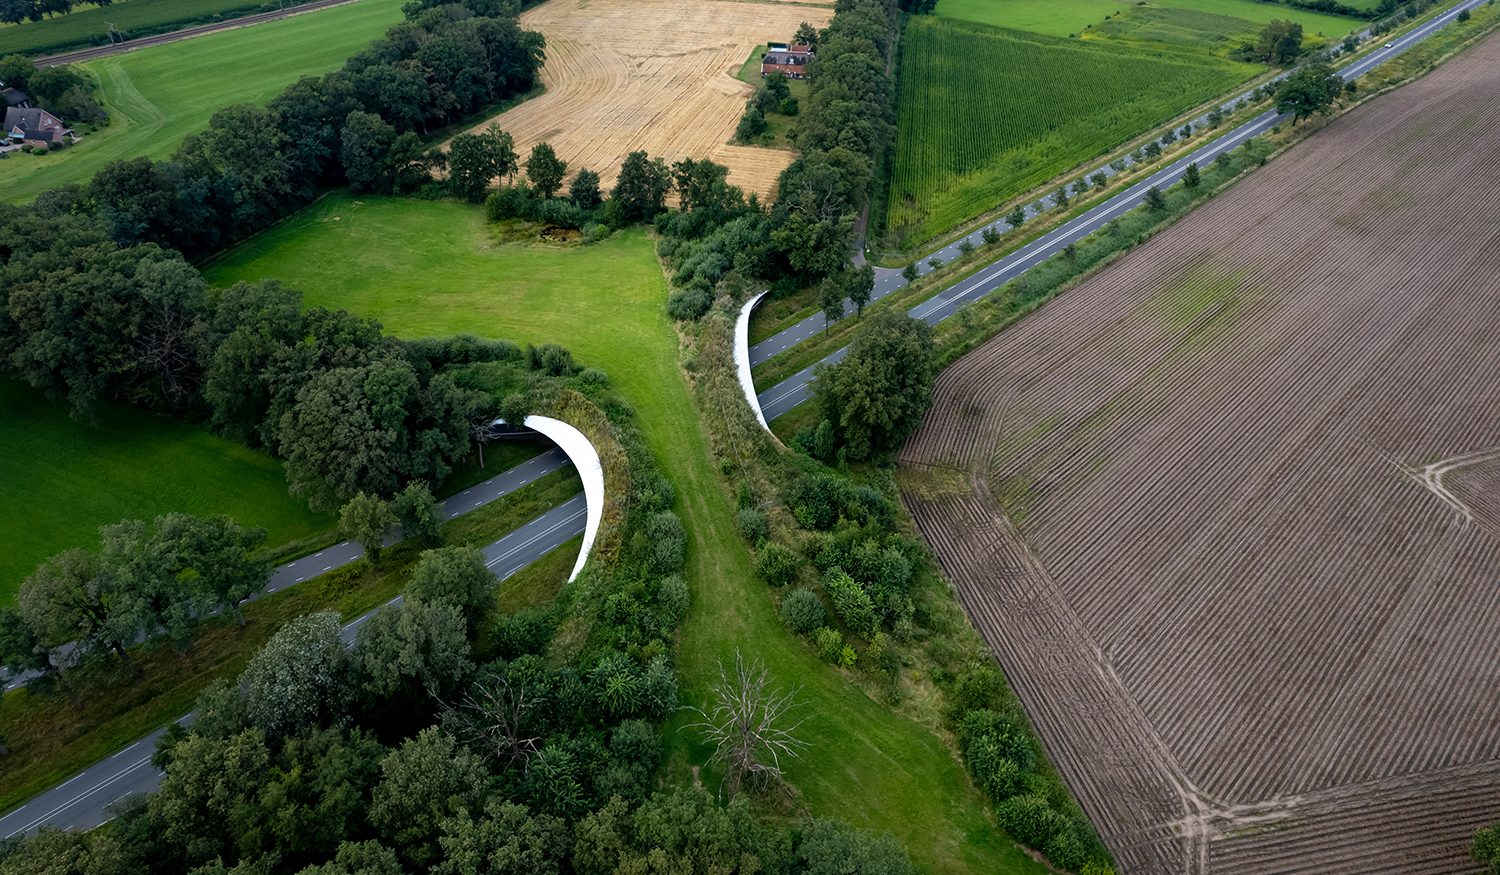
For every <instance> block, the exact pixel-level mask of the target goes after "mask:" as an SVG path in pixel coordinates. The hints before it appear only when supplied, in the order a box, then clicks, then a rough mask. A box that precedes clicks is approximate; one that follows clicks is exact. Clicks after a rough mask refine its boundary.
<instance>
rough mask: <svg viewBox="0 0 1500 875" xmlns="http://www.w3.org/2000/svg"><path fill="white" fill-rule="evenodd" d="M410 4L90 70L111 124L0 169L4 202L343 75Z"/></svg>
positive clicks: (251, 32)
mask: <svg viewBox="0 0 1500 875" xmlns="http://www.w3.org/2000/svg"><path fill="white" fill-rule="evenodd" d="M401 4H402V0H359V2H357V3H350V4H347V5H344V6H335V7H333V8H330V9H323V10H319V11H316V12H308V13H306V14H304V15H294V16H291V17H290V18H285V19H281V20H279V21H271V22H267V23H265V24H257V25H251V26H247V27H242V28H238V29H234V30H228V31H224V32H222V33H215V34H209V35H208V36H202V37H196V38H194V39H189V40H183V41H182V42H178V43H171V44H169V45H164V46H154V47H151V48H147V49H141V50H140V51H135V52H127V53H125V54H123V55H116V56H114V57H111V58H104V59H101V60H98V61H92V62H90V63H88V64H85V65H83V66H84V67H85V68H86V69H87V70H89V71H90V72H91V73H92V74H93V76H94V77H95V79H97V80H98V82H99V85H100V93H101V94H102V96H103V102H104V106H105V108H106V109H108V110H109V113H110V118H111V122H110V124H109V125H108V126H107V127H104V128H101V129H99V130H98V131H97V132H95V133H92V134H87V135H85V136H84V137H83V139H82V140H81V141H80V142H79V143H78V144H77V145H75V146H72V147H70V148H67V149H64V150H62V151H59V152H50V153H45V154H42V155H25V154H20V153H14V154H11V155H10V156H9V157H8V158H6V159H4V160H0V199H4V200H5V201H7V202H10V203H24V202H27V201H30V200H32V199H33V198H35V197H36V196H37V194H38V193H40V192H42V191H46V190H47V189H49V188H55V187H57V186H60V185H66V184H68V183H72V182H77V183H82V182H87V181H88V179H89V177H91V176H93V174H94V173H95V172H97V171H98V170H99V169H100V168H102V167H104V165H106V164H108V163H109V162H111V161H121V160H125V159H128V158H134V157H136V156H139V155H144V156H146V157H149V158H166V157H168V156H170V155H171V154H172V153H173V152H174V151H175V150H176V149H177V146H178V145H179V144H181V143H182V141H183V139H184V138H186V137H187V136H188V135H189V134H192V133H194V132H196V131H198V130H201V129H202V128H203V127H204V126H206V125H207V124H208V120H209V118H210V117H211V116H212V115H213V114H214V112H215V111H216V110H219V109H222V108H224V107H226V106H229V105H231V104H235V103H246V102H249V103H264V102H266V101H267V100H269V99H271V98H272V97H275V96H276V95H277V94H279V93H280V92H281V91H282V89H284V88H286V86H288V85H290V84H291V83H292V82H295V81H296V80H297V79H298V78H300V77H302V76H306V75H311V74H316V73H324V72H327V71H329V70H332V69H334V68H336V67H338V66H339V65H340V64H342V63H343V62H344V61H345V60H346V59H347V58H348V57H349V56H350V55H353V54H354V53H355V52H357V51H359V50H360V49H362V48H364V47H365V46H366V45H368V44H369V43H370V41H371V40H374V39H375V38H377V37H379V36H380V35H382V34H383V33H385V31H386V30H387V29H389V28H390V27H391V26H392V25H394V24H396V23H397V22H398V21H400V20H401Z"/></svg>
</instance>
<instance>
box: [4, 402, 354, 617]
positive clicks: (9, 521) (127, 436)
mask: <svg viewBox="0 0 1500 875" xmlns="http://www.w3.org/2000/svg"><path fill="white" fill-rule="evenodd" d="M0 410H4V411H5V415H4V416H3V417H0V532H3V533H4V534H3V544H0V605H3V604H9V603H10V601H11V599H12V598H13V597H14V596H15V591H16V587H17V586H19V585H20V582H21V581H22V580H24V579H25V578H26V576H27V575H28V574H30V573H31V572H32V571H33V570H34V569H35V568H36V566H37V565H38V564H40V563H41V562H42V560H44V559H46V558H47V557H49V556H51V555H52V554H54V553H57V552H59V551H62V550H66V549H68V548H70V547H80V546H87V547H92V546H95V545H96V543H97V542H96V537H97V530H98V528H99V526H101V525H104V524H107V523H113V522H118V521H119V520H121V519H128V518H134V519H148V520H149V519H150V518H152V517H154V516H156V515H158V514H164V513H168V512H170V511H184V512H187V513H227V514H229V515H230V516H232V517H234V518H235V519H236V520H238V521H239V522H241V523H243V524H245V525H249V526H258V527H261V528H264V529H265V530H266V534H267V543H269V544H273V545H274V544H281V543H285V542H287V541H294V540H300V539H302V538H307V537H310V536H312V535H314V534H316V533H318V532H320V531H322V530H324V529H327V528H328V526H329V525H330V524H331V522H332V521H331V519H329V518H327V517H324V516H322V515H319V514H314V513H312V512H311V511H309V510H308V509H307V506H306V505H304V504H303V503H302V502H300V501H296V500H295V499H293V498H291V497H290V496H288V495H287V491H286V476H285V474H284V473H283V472H282V469H281V463H280V462H278V461H276V460H275V459H273V458H271V457H270V456H267V455H265V454H263V453H258V452H255V451H253V450H249V449H246V448H245V447H243V446H241V445H239V444H237V443H234V442H232V441H227V440H224V439H222V438H218V437H215V436H213V435H211V434H209V433H208V432H207V431H205V430H203V429H201V428H197V427H195V426H191V425H187V424H185V423H181V422H177V421H174V420H169V419H160V418H156V417H152V416H148V415H146V414H143V413H140V412H138V411H133V410H128V409H125V408H118V407H107V408H105V409H104V410H103V411H102V412H101V413H100V416H99V422H98V424H97V425H93V426H86V425H81V424H79V423H77V422H74V421H73V420H71V419H69V418H68V416H67V413H66V412H65V410H64V409H63V408H62V407H61V406H58V405H55V404H51V403H49V402H48V401H47V400H46V399H45V398H43V397H42V395H41V393H39V392H36V391H34V390H32V389H30V388H29V387H27V386H25V385H23V384H21V383H17V382H15V381H13V380H10V379H0Z"/></svg>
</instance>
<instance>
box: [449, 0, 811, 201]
mask: <svg viewBox="0 0 1500 875" xmlns="http://www.w3.org/2000/svg"><path fill="white" fill-rule="evenodd" d="M832 17H833V9H832V7H831V5H830V6H827V7H822V6H811V5H802V4H798V3H785V2H782V3H778V2H745V0H548V2H546V3H543V4H542V5H540V6H537V7H536V8H534V9H530V10H528V11H526V12H524V13H522V15H521V25H522V26H523V27H525V28H526V29H527V30H536V31H540V32H541V33H542V34H543V35H544V36H545V37H546V38H547V63H546V64H545V65H544V66H543V67H542V73H541V79H542V84H543V85H545V86H546V91H545V92H544V93H543V94H542V95H541V96H539V97H536V98H534V99H532V100H528V101H526V102H525V103H523V104H521V105H519V106H517V107H515V108H513V109H510V110H508V111H506V112H504V113H501V114H500V115H499V116H498V117H496V118H494V119H491V120H489V121H486V122H485V123H484V124H482V125H478V126H477V127H476V130H478V129H482V128H484V127H486V126H487V125H489V124H490V121H494V122H497V123H498V124H499V125H500V127H501V128H502V129H503V130H505V131H507V132H508V133H510V135H511V136H512V137H514V138H515V144H516V151H517V152H518V153H519V154H520V155H521V157H522V159H523V161H524V159H525V157H526V155H528V154H529V153H530V152H531V147H532V146H533V145H535V144H536V143H538V142H541V141H544V140H545V141H546V142H548V143H550V144H552V147H553V148H554V149H556V150H557V154H558V157H560V158H562V159H563V160H564V161H566V162H568V171H569V174H570V175H571V174H572V173H574V172H577V171H578V170H580V169H583V168H585V167H586V168H589V169H591V170H594V171H597V172H598V173H599V176H600V179H601V183H602V185H603V186H604V188H605V189H606V190H607V189H608V188H609V187H610V186H612V185H614V181H615V177H616V175H618V173H619V169H620V162H621V161H623V160H624V159H625V156H626V155H627V154H629V153H630V152H634V151H636V150H640V149H644V150H646V151H647V152H649V153H650V154H651V155H652V157H661V158H665V159H666V160H667V162H668V163H670V162H672V161H677V160H679V159H682V158H710V159H712V160H714V161H717V162H719V163H720V164H724V165H726V166H727V167H729V181H730V182H732V183H734V184H735V185H738V186H740V187H741V188H743V189H744V190H745V191H746V192H747V193H748V192H752V191H754V192H759V193H761V194H762V195H765V194H769V193H770V192H771V191H772V190H774V188H775V185H776V177H777V176H778V175H779V174H780V173H781V171H782V170H784V169H785V168H786V166H787V165H788V164H790V163H791V162H792V159H793V158H795V157H796V155H795V153H793V152H790V151H786V150H783V149H767V148H761V147H757V146H736V145H733V144H731V143H730V142H729V140H730V139H731V138H732V137H733V136H734V129H735V125H736V124H737V123H738V122H739V118H740V114H741V113H742V112H744V109H745V101H746V100H747V99H748V98H749V97H750V95H751V93H753V91H754V89H753V88H752V87H751V86H750V85H747V84H746V83H744V82H741V81H739V80H738V79H737V78H735V74H736V73H737V72H738V71H739V69H740V65H741V64H743V63H744V62H745V58H746V56H748V55H749V53H750V50H751V49H753V48H755V47H756V46H758V45H761V44H763V43H766V42H767V41H782V42H786V41H789V40H790V39H791V37H792V34H793V33H794V32H795V31H796V30H797V25H798V24H799V23H801V22H803V21H806V22H809V23H810V24H812V25H813V26H814V27H819V28H821V27H824V26H826V25H827V24H828V22H829V20H830V19H831V18H832Z"/></svg>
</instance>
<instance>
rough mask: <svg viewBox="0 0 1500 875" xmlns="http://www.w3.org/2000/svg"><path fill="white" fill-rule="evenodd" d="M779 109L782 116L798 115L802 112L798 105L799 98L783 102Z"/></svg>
mask: <svg viewBox="0 0 1500 875" xmlns="http://www.w3.org/2000/svg"><path fill="white" fill-rule="evenodd" d="M778 109H779V110H780V111H781V114H782V115H796V114H797V113H798V112H799V111H800V110H801V107H799V106H798V105H797V98H795V97H788V98H786V99H784V100H782V101H781V105H780V106H779V107H778Z"/></svg>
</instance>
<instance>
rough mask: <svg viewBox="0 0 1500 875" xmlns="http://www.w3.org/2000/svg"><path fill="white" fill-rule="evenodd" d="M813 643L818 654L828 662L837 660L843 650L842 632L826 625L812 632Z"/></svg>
mask: <svg viewBox="0 0 1500 875" xmlns="http://www.w3.org/2000/svg"><path fill="white" fill-rule="evenodd" d="M813 643H814V644H816V645H817V647H818V655H819V656H821V657H822V658H823V659H825V660H827V661H829V662H837V661H838V658H839V655H840V654H842V653H843V651H844V635H843V633H842V632H840V631H839V630H837V629H830V628H828V627H827V626H824V627H823V628H821V629H819V630H818V631H817V632H815V633H813Z"/></svg>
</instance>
